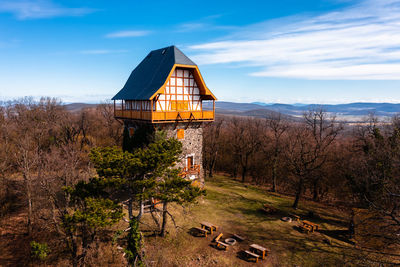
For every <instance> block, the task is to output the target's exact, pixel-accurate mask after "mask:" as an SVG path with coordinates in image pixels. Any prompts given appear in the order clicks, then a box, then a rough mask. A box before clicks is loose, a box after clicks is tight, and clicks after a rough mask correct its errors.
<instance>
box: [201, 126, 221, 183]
mask: <svg viewBox="0 0 400 267" xmlns="http://www.w3.org/2000/svg"><path fill="white" fill-rule="evenodd" d="M223 123H224V120H223V119H217V120H216V121H215V122H214V123H212V124H209V125H208V126H207V127H205V128H204V131H203V138H204V146H203V153H204V166H205V170H206V171H208V177H213V174H214V168H215V164H216V162H217V157H218V152H219V148H220V145H219V142H220V139H219V136H220V133H221V126H222V124H223Z"/></svg>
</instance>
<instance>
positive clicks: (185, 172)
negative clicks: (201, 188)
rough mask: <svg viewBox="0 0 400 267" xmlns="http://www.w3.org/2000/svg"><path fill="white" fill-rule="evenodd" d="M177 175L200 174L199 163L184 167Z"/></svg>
mask: <svg viewBox="0 0 400 267" xmlns="http://www.w3.org/2000/svg"><path fill="white" fill-rule="evenodd" d="M179 175H180V176H181V177H183V178H185V177H186V176H188V175H200V165H193V166H191V167H189V168H188V167H185V168H183V169H182V171H181V172H180V173H179Z"/></svg>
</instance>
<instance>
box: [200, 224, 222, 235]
mask: <svg viewBox="0 0 400 267" xmlns="http://www.w3.org/2000/svg"><path fill="white" fill-rule="evenodd" d="M200 225H201V228H203V229H207V230H208V231H209V232H210V233H211V234H212V233H213V231H216V230H217V229H218V226H216V225H214V224H212V223H209V222H201V223H200Z"/></svg>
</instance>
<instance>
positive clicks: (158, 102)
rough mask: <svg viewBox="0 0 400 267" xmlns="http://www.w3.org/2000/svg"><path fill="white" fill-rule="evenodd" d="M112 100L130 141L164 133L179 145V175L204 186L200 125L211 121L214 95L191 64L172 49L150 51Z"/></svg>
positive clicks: (213, 110) (213, 115)
mask: <svg viewBox="0 0 400 267" xmlns="http://www.w3.org/2000/svg"><path fill="white" fill-rule="evenodd" d="M112 99H113V100H114V117H115V118H116V119H119V120H122V121H123V123H124V127H125V128H126V129H127V130H128V131H129V135H130V136H131V138H133V137H134V136H135V134H136V133H139V132H140V133H143V132H149V133H150V132H152V131H154V130H157V129H162V130H164V131H165V132H166V133H167V136H168V137H175V138H177V139H178V140H180V141H181V142H182V151H183V153H182V158H181V162H180V163H178V166H179V167H181V168H182V170H183V171H182V176H183V177H185V178H187V179H190V180H193V181H198V182H200V183H203V182H204V180H203V167H202V149H203V128H202V125H203V123H204V122H211V121H214V117H215V100H216V97H215V96H214V95H213V94H212V93H211V91H210V90H209V89H208V88H207V86H206V84H205V83H204V80H203V77H202V76H201V74H200V71H199V68H198V67H197V65H196V64H195V63H194V62H193V61H191V60H190V59H189V58H188V57H187V56H186V55H184V54H183V53H182V52H181V51H180V50H179V49H178V48H177V47H175V46H169V47H165V48H161V49H158V50H154V51H151V52H150V53H149V54H148V55H147V56H146V57H145V58H144V59H143V61H142V62H141V63H140V64H139V65H138V66H137V67H136V68H135V69H134V70H133V71H132V73H131V75H130V76H129V78H128V80H127V82H126V83H125V86H124V87H123V88H122V89H121V90H120V91H119V92H118V93H117V94H116V95H115V96H114V97H113V98H112Z"/></svg>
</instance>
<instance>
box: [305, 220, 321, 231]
mask: <svg viewBox="0 0 400 267" xmlns="http://www.w3.org/2000/svg"><path fill="white" fill-rule="evenodd" d="M303 226H305V227H309V228H311V232H314V231H317V230H318V228H319V225H318V224H316V223H312V222H310V221H303Z"/></svg>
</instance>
